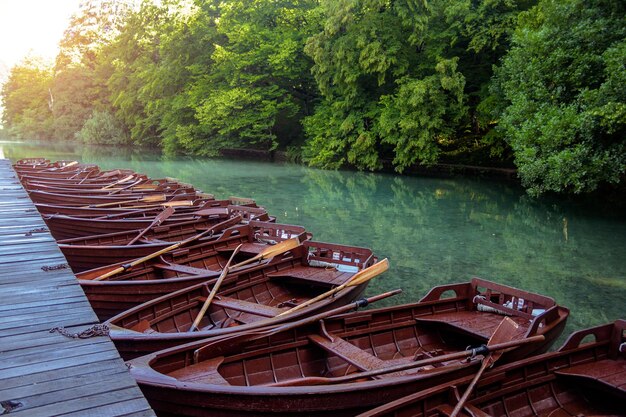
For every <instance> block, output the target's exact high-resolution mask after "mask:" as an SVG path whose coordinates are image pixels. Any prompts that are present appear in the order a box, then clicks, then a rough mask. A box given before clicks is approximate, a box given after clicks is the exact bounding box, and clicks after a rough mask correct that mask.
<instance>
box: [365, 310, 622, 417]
mask: <svg viewBox="0 0 626 417" xmlns="http://www.w3.org/2000/svg"><path fill="white" fill-rule="evenodd" d="M586 339H591V340H588V343H582V342H583V341H584V340H586ZM470 379H471V377H470V378H462V379H457V380H453V381H449V382H447V383H445V384H443V385H439V386H436V387H432V388H429V389H426V390H424V391H419V392H415V393H413V394H411V395H409V396H407V397H404V398H401V399H398V400H396V401H393V402H390V403H388V404H385V405H383V406H380V407H378V408H376V409H373V410H370V411H368V412H365V413H363V414H360V415H359V417H400V416H402V417H426V416H442V417H443V416H449V415H450V414H451V411H452V410H453V409H454V407H455V406H456V403H457V401H456V399H457V398H459V396H458V395H459V392H461V393H462V392H464V391H465V389H466V388H467V386H468V385H469V383H470ZM480 381H481V383H480V385H479V387H478V388H477V389H476V391H475V392H473V394H472V396H471V397H470V400H469V401H468V402H467V404H466V405H465V407H464V410H463V412H462V414H461V415H463V416H466V415H472V416H480V417H489V416H493V417H500V416H503V417H513V416H515V417H531V416H554V417H571V416H601V415H602V416H626V406H625V404H626V321H624V320H617V321H616V322H615V323H612V324H606V325H603V326H598V327H594V328H591V329H586V330H580V331H577V332H575V333H573V334H572V335H571V336H570V337H569V339H568V340H567V341H566V342H565V344H564V345H563V346H562V347H561V348H560V349H559V350H558V351H557V352H551V353H546V354H544V355H538V356H534V357H530V358H527V359H522V360H520V361H518V362H515V363H511V364H508V365H503V366H498V367H496V369H494V370H492V371H487V373H485V374H484V375H483V376H482V377H481V378H480Z"/></svg>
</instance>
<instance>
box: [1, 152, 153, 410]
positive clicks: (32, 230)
mask: <svg viewBox="0 0 626 417" xmlns="http://www.w3.org/2000/svg"><path fill="white" fill-rule="evenodd" d="M98 323H99V322H98V319H97V317H96V315H95V313H94V312H93V310H92V309H91V306H90V305H89V302H88V301H87V298H86V297H85V294H84V293H83V291H82V289H81V288H80V285H79V284H78V282H77V280H76V277H75V276H74V274H73V273H72V271H71V270H70V269H69V268H67V264H66V260H65V258H64V257H63V254H62V253H61V251H60V250H59V248H58V246H57V244H56V242H55V241H54V239H53V238H52V236H51V235H50V233H49V232H48V231H47V229H46V225H45V223H44V221H43V219H42V218H41V216H40V215H39V213H38V212H37V209H36V208H35V205H34V204H33V203H32V202H31V200H30V199H29V198H28V195H27V193H26V191H25V190H24V189H23V188H22V186H21V184H20V183H19V181H18V180H17V177H16V175H15V172H14V171H13V168H12V167H11V162H10V161H9V160H7V159H0V415H3V413H4V414H5V415H8V416H9V415H10V416H13V415H15V416H28V417H39V416H41V417H48V416H98V417H100V416H154V412H153V411H152V410H151V409H150V406H149V405H148V402H147V401H146V399H145V398H144V397H143V395H142V393H141V391H140V390H139V388H138V387H137V385H136V383H135V381H134V380H133V379H132V377H131V376H130V374H129V373H128V369H127V368H126V365H125V364H124V362H123V361H122V359H121V358H120V356H119V354H118V352H117V350H116V349H115V346H114V345H113V343H112V342H111V340H110V339H109V337H108V336H96V337H90V338H85V339H80V338H68V337H66V336H63V335H61V334H60V333H58V332H53V333H51V332H50V330H51V329H53V328H55V327H63V328H64V329H66V330H67V331H68V332H69V333H78V332H81V331H84V330H86V329H89V328H91V327H92V326H93V325H95V324H98Z"/></svg>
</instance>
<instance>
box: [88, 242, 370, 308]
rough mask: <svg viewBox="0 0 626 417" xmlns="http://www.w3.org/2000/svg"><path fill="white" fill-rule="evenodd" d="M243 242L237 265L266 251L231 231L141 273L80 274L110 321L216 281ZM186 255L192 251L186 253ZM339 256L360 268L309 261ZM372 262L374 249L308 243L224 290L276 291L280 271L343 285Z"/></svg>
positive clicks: (233, 278)
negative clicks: (342, 268)
mask: <svg viewBox="0 0 626 417" xmlns="http://www.w3.org/2000/svg"><path fill="white" fill-rule="evenodd" d="M285 232H286V233H285V235H287V234H289V231H288V230H287V231H285ZM240 243H248V245H245V246H244V248H243V249H242V250H241V251H240V255H238V257H237V259H236V260H235V262H236V263H238V262H241V261H244V260H246V259H248V258H251V257H252V256H253V255H256V254H257V253H259V252H260V249H261V248H263V247H264V246H263V245H261V244H259V243H252V242H250V239H249V237H248V236H242V235H239V234H230V231H229V230H227V231H225V232H224V234H223V237H222V238H220V239H218V240H216V241H215V242H208V243H203V244H202V245H197V246H194V247H190V248H186V249H184V250H182V251H175V252H173V253H172V254H167V256H162V257H161V258H160V261H161V262H160V263H159V262H154V261H153V260H151V261H148V262H146V263H145V264H148V265H149V266H145V265H143V264H140V265H137V269H135V268H133V269H131V270H130V271H128V272H126V273H122V274H120V275H116V276H113V277H111V278H107V279H106V280H101V281H96V280H95V278H97V277H99V276H101V275H102V274H103V273H105V272H107V271H109V270H111V269H114V267H108V268H98V269H95V270H90V271H86V272H82V273H79V274H77V278H78V279H79V282H80V284H81V286H82V288H83V291H84V292H85V294H86V295H87V298H88V299H89V301H90V302H91V306H92V307H93V309H94V311H95V312H96V314H97V315H98V317H99V318H100V320H107V319H109V318H111V317H113V316H114V315H116V314H120V313H121V312H123V311H125V310H128V309H129V308H132V307H134V306H137V305H139V304H141V303H144V302H146V301H150V300H152V299H155V298H157V297H160V296H162V295H166V294H169V293H171V292H174V291H177V290H180V289H183V288H186V287H189V286H191V285H195V284H200V283H203V282H206V281H209V280H214V279H215V278H216V277H217V276H218V275H219V274H220V272H221V269H222V268H223V266H224V264H225V263H226V261H227V259H228V258H229V257H230V255H231V254H232V251H233V250H234V249H235V247H236V246H237V245H238V244H240ZM200 246H201V249H202V251H203V252H204V253H202V254H195V255H190V254H192V253H197V252H195V251H196V250H197V249H198V248H199V247H200ZM313 248H315V249H316V250H317V251H318V252H320V251H324V252H325V254H319V255H309V253H308V252H309V249H313ZM186 250H189V252H188V253H185V251H186ZM337 253H345V256H346V259H349V260H350V262H349V263H351V264H353V265H354V267H353V269H354V271H353V272H348V271H346V272H343V271H341V272H333V271H332V270H328V271H327V270H326V269H325V267H324V266H321V267H314V266H313V264H311V263H310V262H309V258H311V259H313V260H314V259H315V257H316V256H317V257H324V256H326V255H327V254H328V255H333V254H337ZM372 260H373V255H372V253H371V251H369V250H368V249H364V248H356V247H350V246H341V245H332V244H325V243H317V242H310V241H307V242H304V243H303V244H302V245H301V246H299V247H297V248H295V249H293V250H291V251H289V252H287V253H285V254H281V255H278V256H275V257H273V258H272V259H269V260H267V261H264V262H263V263H261V264H254V265H253V266H246V267H244V268H240V269H235V270H232V271H231V272H229V274H228V275H227V277H226V280H225V281H224V284H223V288H224V290H227V289H229V288H232V287H233V286H234V285H235V284H236V285H238V286H241V285H250V288H253V289H254V290H255V291H256V289H257V288H258V289H259V290H261V289H262V288H264V287H268V288H270V287H272V286H273V285H274V283H273V282H274V281H273V280H272V277H273V276H274V275H276V274H278V273H279V272H281V273H283V274H286V275H289V276H291V275H294V274H298V273H300V274H310V276H309V277H304V278H302V279H303V280H305V281H306V280H307V279H308V280H309V281H316V280H317V281H319V280H330V281H333V280H334V281H333V282H336V283H341V282H343V281H345V280H347V279H349V278H350V277H351V276H352V274H353V273H355V272H357V271H358V270H360V269H361V268H364V267H366V266H369V265H370V264H371V262H372ZM294 271H295V272H294ZM253 284H254V285H253ZM320 285H321V284H320ZM326 285H328V284H326Z"/></svg>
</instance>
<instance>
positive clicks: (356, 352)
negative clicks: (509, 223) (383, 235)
mask: <svg viewBox="0 0 626 417" xmlns="http://www.w3.org/2000/svg"><path fill="white" fill-rule="evenodd" d="M446 293H448V294H452V296H451V297H450V298H444V299H441V298H440V297H441V296H442V295H443V294H446ZM533 313H535V314H536V316H534V315H532V314H533ZM503 314H507V315H509V317H510V318H511V319H512V320H513V321H514V323H516V324H517V327H516V328H515V334H514V336H513V337H514V338H516V339H518V340H516V342H515V343H522V342H523V341H529V340H536V339H537V337H536V336H538V338H539V339H541V340H542V341H535V342H533V343H530V344H524V345H523V346H520V347H518V348H516V349H514V350H511V351H507V352H506V353H505V354H504V356H502V358H501V359H500V361H501V362H502V363H505V362H508V361H512V360H515V359H518V358H520V357H525V356H528V355H531V354H536V353H540V352H543V351H545V350H546V349H548V347H549V346H550V344H551V343H552V342H553V341H554V340H555V338H556V337H557V336H558V335H559V334H560V333H561V331H562V330H563V327H564V325H565V321H566V319H567V316H568V310H567V309H566V308H563V307H560V306H558V305H556V304H555V302H554V300H553V299H551V298H549V297H545V296H541V295H538V294H533V293H529V292H526V291H522V290H518V289H515V288H512V287H508V286H504V285H500V284H496V283H492V282H489V281H484V280H480V279H473V280H472V281H471V282H469V283H463V284H453V285H444V286H440V287H436V288H434V289H433V290H431V292H430V293H429V294H428V295H427V296H426V297H424V298H423V299H422V300H420V301H419V302H418V303H415V304H409V305H403V306H395V307H387V308H382V309H374V310H364V311H357V312H354V313H347V314H343V315H339V316H335V317H331V318H328V319H325V320H323V321H321V322H316V323H310V322H309V321H306V320H303V322H304V323H306V324H304V325H302V326H299V327H295V328H293V327H292V326H289V325H287V324H285V325H283V326H284V328H286V330H283V331H280V330H279V331H275V330H269V331H266V330H259V331H257V332H256V334H255V332H248V333H243V334H239V335H233V336H230V337H222V338H219V339H217V340H213V341H211V340H209V341H208V342H207V341H198V342H192V343H188V344H185V345H182V346H178V347H173V348H170V349H166V350H162V351H159V352H155V353H152V354H149V355H145V356H142V357H140V358H136V359H133V360H131V361H130V362H129V364H130V371H131V374H132V375H133V376H134V377H135V379H136V380H137V382H138V384H139V386H140V388H141V389H142V391H143V393H144V395H145V396H146V398H147V399H148V401H149V402H150V405H151V406H152V408H153V409H154V410H155V411H156V412H157V413H158V414H159V415H162V416H167V415H174V414H176V415H182V416H192V415H193V416H244V415H245V416H248V415H249V416H252V415H254V416H270V415H271V416H277V415H278V416H319V415H324V416H350V415H354V414H356V413H357V412H359V411H362V410H364V409H367V408H371V407H373V406H377V405H380V404H382V403H385V402H388V401H390V400H394V399H397V398H401V397H404V396H406V395H409V394H411V393H413V392H416V391H420V390H423V389H427V388H429V387H431V386H433V385H435V384H439V383H443V382H445V381H448V380H450V379H451V378H457V377H462V376H466V375H470V374H472V373H473V372H475V371H476V368H477V366H478V364H479V362H480V359H481V355H477V356H476V357H469V358H464V359H463V360H458V359H455V360H450V359H448V360H445V359H446V358H449V356H448V355H449V354H454V353H455V352H456V353H458V352H462V353H461V354H465V350H466V347H467V346H468V345H471V346H474V345H479V344H481V343H484V342H485V341H487V339H489V338H490V337H491V335H492V334H493V332H494V331H495V328H496V327H497V326H498V325H499V324H500V323H501V321H502V320H503V317H504V315H503ZM281 327H282V326H281ZM279 329H280V327H279ZM531 336H533V338H531V339H529V337H531ZM541 336H543V337H541ZM425 364H428V365H425Z"/></svg>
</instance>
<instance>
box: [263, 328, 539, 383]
mask: <svg viewBox="0 0 626 417" xmlns="http://www.w3.org/2000/svg"><path fill="white" fill-rule="evenodd" d="M543 340H545V337H544V336H543V335H537V336H532V337H527V338H524V339H517V340H511V341H508V342H503V343H498V344H494V345H491V346H487V345H481V346H479V347H476V348H472V349H467V350H464V351H461V352H454V353H448V354H447V355H441V356H435V357H432V358H426V359H422V360H419V361H415V362H410V363H401V364H398V365H393V366H389V367H387V368H380V369H374V370H371V371H365V372H355V373H353V374H350V375H345V376H339V377H334V378H325V377H305V378H298V379H292V380H287V381H282V382H275V383H273V384H268V385H266V386H268V387H293V386H303V385H326V384H341V383H343V382H349V381H352V380H355V379H361V378H370V377H373V376H378V375H382V374H388V373H392V372H399V371H406V370H408V369H412V368H419V367H423V366H426V365H432V364H435V363H441V362H444V361H451V360H455V359H461V358H466V357H468V356H469V357H473V356H475V355H479V354H480V355H485V354H487V353H489V352H494V351H498V350H503V349H509V348H512V347H517V346H521V345H526V344H529V343H535V342H541V341H543Z"/></svg>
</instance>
